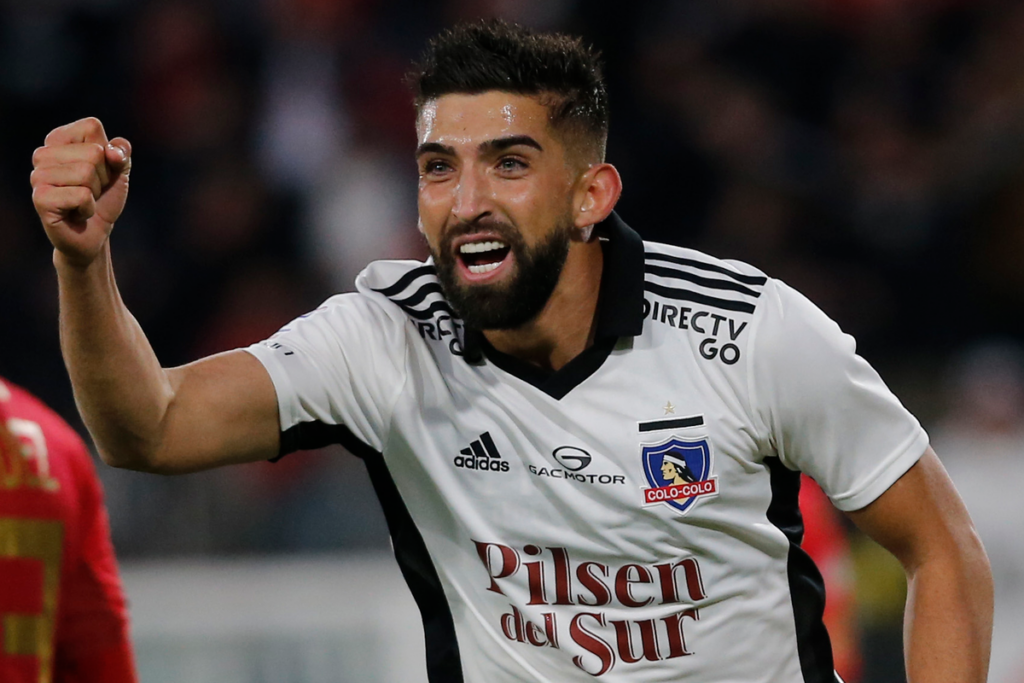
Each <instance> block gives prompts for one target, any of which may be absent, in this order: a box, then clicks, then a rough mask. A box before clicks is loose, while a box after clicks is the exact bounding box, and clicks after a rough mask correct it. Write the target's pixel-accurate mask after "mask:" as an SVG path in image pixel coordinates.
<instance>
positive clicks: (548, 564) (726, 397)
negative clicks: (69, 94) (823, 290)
mask: <svg viewBox="0 0 1024 683" xmlns="http://www.w3.org/2000/svg"><path fill="white" fill-rule="evenodd" d="M415 90H416V106H417V119H416V130H417V135H418V146H417V149H416V151H415V158H416V161H417V164H418V169H419V192H418V200H419V216H420V225H421V229H422V232H423V234H424V236H425V238H426V241H427V243H428V245H429V247H430V250H431V252H432V255H433V256H432V258H431V260H429V261H428V262H426V263H416V262H408V261H405V262H377V263H373V264H371V265H370V266H368V267H367V268H366V270H365V271H364V272H363V273H362V274H361V275H360V276H359V277H358V278H357V280H356V287H357V290H358V291H357V292H356V293H352V294H345V295H340V296H337V297H333V298H331V299H329V300H328V301H327V302H326V303H324V305H323V306H321V307H320V308H319V309H317V310H316V311H314V312H312V313H310V314H308V315H305V316H302V317H300V318H298V319H296V320H295V321H294V322H292V323H291V324H289V325H288V326H286V327H285V328H283V329H282V330H281V331H280V332H278V333H277V334H276V335H274V336H273V337H271V338H270V339H269V340H267V341H266V342H263V343H260V344H256V345H254V346H252V347H250V348H248V349H244V350H236V351H232V352H228V353H223V354H219V355H215V356H212V357H208V358H204V359H201V360H198V361H196V362H194V363H191V364H189V365H186V366H183V367H178V368H171V369H164V368H161V366H160V363H159V362H158V360H157V358H156V357H155V355H154V353H153V351H152V350H151V347H150V346H149V344H148V342H147V340H146V337H145V335H144V334H143V332H142V330H141V329H140V328H139V326H138V324H137V323H136V322H135V320H134V319H133V318H132V316H131V315H130V314H129V312H128V311H127V310H126V308H125V306H124V304H123V303H122V302H121V299H120V297H119V295H118V291H117V287H116V285H115V280H114V275H113V268H112V264H111V259H110V251H109V247H108V244H109V242H108V237H109V235H110V232H111V229H112V228H113V225H114V223H115V221H116V220H117V218H118V216H120V214H121V211H122V209H123V207H124V204H125V200H126V197H127V190H128V175H129V171H130V168H131V146H130V145H129V144H128V142H127V141H126V140H125V139H123V138H114V139H111V140H108V138H107V136H106V133H105V132H104V130H103V127H102V126H101V124H100V122H99V121H97V120H95V119H85V120H81V121H77V122H74V123H72V124H69V125H67V126H64V127H61V128H58V129H56V130H54V131H53V132H52V133H50V135H49V136H48V137H47V139H46V142H45V145H44V146H43V147H41V148H39V149H38V150H36V152H35V155H34V165H35V170H34V171H33V174H32V184H33V187H34V193H33V196H34V201H35V205H36V209H37V211H38V213H39V215H40V217H41V219H42V222H43V225H44V228H45V230H46V232H47V234H48V235H49V237H50V239H51V240H52V241H53V244H54V246H55V247H56V250H55V253H54V263H55V266H56V269H57V273H58V276H59V281H60V300H61V339H62V344H63V352H64V354H65V358H66V361H67V365H68V368H69V371H70V374H71V378H72V382H73V384H74V387H75V392H76V397H77V400H78V403H79V407H80V409H81V411H82V414H83V417H84V418H85V421H86V423H87V425H88V426H89V429H90V430H91V431H92V433H93V435H94V437H95V439H96V441H97V443H98V445H99V447H100V450H101V453H102V455H103V458H104V459H105V460H106V461H107V462H109V463H111V464H113V465H116V466H120V467H128V468H134V469H140V470H149V471H153V472H163V473H172V472H189V471H194V470H200V469H204V468H209V467H215V466H219V465H225V464H228V463H237V462H245V461H251V460H259V459H268V458H275V457H278V456H280V455H282V454H285V453H289V452H291V451H293V450H296V449H299V448H309V447H316V446H321V445H324V444H327V443H332V442H336V443H342V444H344V445H346V446H347V447H348V448H349V449H350V450H351V451H353V452H354V453H356V454H357V455H359V456H361V457H362V458H364V460H365V462H366V465H367V468H368V470H369V472H370V475H371V477H372V479H373V482H374V486H375V488H376V490H377V493H378V496H379V498H380V500H381V502H382V505H383V507H384V510H385V514H386V517H387V520H388V523H389V526H390V530H391V535H392V540H393V543H394V549H395V554H396V557H397V559H398V562H399V565H400V567H401V569H402V571H403V574H404V576H405V578H406V579H407V581H408V584H409V586H410V588H411V589H412V592H413V595H414V596H415V598H416V600H417V603H418V605H419V607H420V610H421V613H422V617H423V623H424V632H425V637H426V642H427V657H428V662H427V669H428V673H429V676H430V680H431V681H433V682H434V683H437V682H441V681H470V682H473V683H485V682H486V683H494V682H498V681H566V680H587V679H588V675H589V676H597V677H604V678H605V680H616V681H701V682H711V681H745V682H755V681H762V682H764V683H768V682H769V681H770V682H773V683H779V682H786V683H796V682H798V681H804V682H811V681H815V682H818V681H833V680H835V677H836V674H835V673H834V672H833V660H832V653H831V649H830V644H829V638H828V634H827V632H826V630H825V628H824V626H823V624H822V609H823V602H824V595H823V588H822V582H821V576H820V574H819V573H818V571H817V570H816V568H815V567H814V564H813V562H811V561H810V560H809V558H808V557H807V555H806V554H805V553H804V552H803V551H802V550H801V548H800V545H799V544H800V540H801V535H802V523H801V518H800V512H799V508H798V506H797V496H798V492H799V481H800V471H804V472H807V473H808V474H809V475H811V476H813V477H814V478H815V479H816V480H817V481H818V482H819V483H820V484H821V486H822V487H823V488H824V490H825V491H826V492H827V493H828V495H829V497H830V498H831V500H832V502H833V503H834V504H835V505H836V506H837V507H839V508H840V509H842V510H844V511H846V512H847V513H848V514H849V515H850V516H851V517H852V519H853V520H854V521H855V522H856V523H857V524H858V525H859V526H860V527H861V528H862V529H864V530H865V531H866V532H867V533H869V534H870V535H871V536H872V537H873V538H875V539H877V540H878V541H879V542H880V543H881V544H882V545H884V546H885V547H887V548H888V549H889V550H891V551H892V552H893V553H894V554H895V555H896V556H897V557H898V558H899V559H900V561H901V562H902V563H903V566H904V567H905V568H906V571H907V576H908V579H909V583H910V598H909V600H908V605H907V616H906V623H907V638H906V650H907V669H908V672H909V676H910V680H911V681H918V682H923V681H927V682H928V683H933V682H936V681H950V682H952V681H958V682H962V683H967V682H972V683H981V682H982V681H984V679H985V670H986V665H987V664H986V662H987V658H988V647H989V645H988V643H989V637H990V630H991V617H992V588H991V577H990V572H989V569H988V563H987V558H986V556H985V553H984V550H983V549H982V547H981V545H980V543H979V541H978V538H977V535H976V534H975V532H974V529H973V527H972V525H971V522H970V519H969V518H968V515H967V512H966V510H965V509H964V506H963V505H962V503H961V501H960V499H959V497H958V496H957V494H956V491H955V490H954V489H953V487H952V485H951V484H950V482H949V479H948V477H947V476H946V474H945V472H944V471H943V469H942V466H941V465H940V463H939V461H938V459H937V458H936V456H935V454H934V453H933V452H932V450H931V449H930V448H929V446H928V439H927V435H926V434H925V433H924V431H923V430H922V429H921V427H920V425H919V424H918V422H917V420H915V419H914V418H913V417H912V416H911V415H910V414H909V413H908V412H907V411H906V410H905V409H904V408H903V406H902V405H901V404H900V403H899V401H898V400H897V399H896V398H895V397H894V396H893V395H892V394H891V393H890V392H889V390H888V389H887V388H886V387H885V385H884V384H883V383H882V381H881V379H880V378H879V377H878V375H877V374H876V373H875V372H874V371H873V370H872V369H871V367H870V366H869V365H868V364H867V363H866V362H865V361H864V360H863V359H861V358H860V357H859V356H857V355H856V354H855V352H854V343H853V340H852V339H851V338H850V337H848V336H846V335H844V334H843V333H842V332H841V331H840V330H839V328H838V327H837V326H836V325H835V323H833V322H832V321H831V320H829V319H828V318H826V317H825V315H824V314H823V313H821V311H819V310H818V309H817V308H816V307H815V306H814V305H813V304H811V303H810V302H809V301H808V300H807V299H805V298H804V297H802V296H801V295H799V294H798V293H796V292H795V291H793V290H792V289H790V288H789V287H787V286H786V285H784V284H783V283H781V282H779V281H777V280H774V279H772V278H770V277H768V276H766V275H765V274H763V273H761V272H760V271H758V270H757V269H756V268H753V267H751V266H748V265H745V264H742V263H738V262H732V261H722V260H718V259H715V258H712V257H710V256H707V255H705V254H701V253H698V252H696V251H693V250H689V249H682V248H675V247H670V246H666V245H662V244H655V243H644V242H643V241H641V239H640V238H639V236H638V235H637V234H636V233H635V232H633V231H632V230H631V229H630V228H629V227H628V226H627V225H626V224H625V223H624V222H623V221H622V219H620V218H619V217H618V216H617V215H616V214H615V213H613V208H614V207H615V204H616V201H617V200H618V198H619V194H620V192H621V188H622V183H621V180H620V177H619V174H618V172H617V171H616V169H615V167H614V166H612V165H610V164H609V163H607V162H606V161H605V160H604V152H605V139H606V136H607V131H608V103H607V96H606V93H605V88H604V84H603V82H602V79H601V76H600V71H599V68H598V65H597V59H596V55H595V54H594V53H593V51H591V50H590V49H589V48H587V47H585V46H584V45H582V44H581V43H580V42H579V41H578V40H576V39H572V38H569V37H565V36H559V35H551V34H535V33H531V32H529V31H527V30H524V29H520V28H518V27H513V26H509V25H506V24H503V23H484V24H472V25H464V26H460V27H457V28H455V29H453V30H451V31H446V32H444V33H443V34H441V35H440V36H438V37H437V38H436V39H434V40H433V41H432V42H431V44H430V45H429V47H428V49H427V51H426V54H425V57H424V59H423V61H422V62H421V63H420V64H419V66H418V74H417V77H416V78H415ZM665 201H669V202H670V201H673V198H672V197H666V198H665ZM666 461H668V462H669V463H675V464H674V465H672V466H670V467H663V466H664V464H665V462H666ZM684 464H685V469H686V470H688V471H689V473H690V475H691V477H690V478H692V479H693V481H692V482H690V481H686V478H685V477H681V476H680V477H678V480H682V483H679V482H678V481H677V476H676V473H678V472H679V471H680V470H682V469H683V466H684ZM670 470H671V472H670ZM668 474H672V478H671V479H668V478H667V476H668Z"/></svg>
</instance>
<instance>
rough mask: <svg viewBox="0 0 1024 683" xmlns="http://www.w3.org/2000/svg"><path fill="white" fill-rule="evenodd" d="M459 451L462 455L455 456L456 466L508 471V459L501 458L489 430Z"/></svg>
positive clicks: (490, 470) (470, 468) (469, 468)
mask: <svg viewBox="0 0 1024 683" xmlns="http://www.w3.org/2000/svg"><path fill="white" fill-rule="evenodd" d="M459 452H460V453H462V455H457V456H455V466H456V467H464V468H466V469H467V470H482V471H485V472H486V471H489V472H508V461H506V460H502V459H501V454H500V453H498V447H497V446H495V445H494V439H492V438H491V433H490V432H484V433H483V434H481V435H480V438H479V439H476V440H474V441H473V443H471V444H469V448H463V449H462V450H461V451H459Z"/></svg>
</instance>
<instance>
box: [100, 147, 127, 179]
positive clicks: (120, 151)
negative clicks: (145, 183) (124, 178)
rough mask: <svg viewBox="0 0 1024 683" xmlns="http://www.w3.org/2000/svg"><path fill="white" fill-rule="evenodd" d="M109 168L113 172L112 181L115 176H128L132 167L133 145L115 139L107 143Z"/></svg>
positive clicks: (106, 150)
mask: <svg viewBox="0 0 1024 683" xmlns="http://www.w3.org/2000/svg"><path fill="white" fill-rule="evenodd" d="M104 151H105V152H106V161H107V166H108V167H109V168H110V171H111V174H110V175H111V180H113V178H114V177H115V176H118V175H121V174H124V175H127V174H128V172H129V171H130V170H131V167H132V145H131V143H130V142H128V141H127V140H125V139H124V138H114V139H113V140H111V141H110V142H108V143H107V146H106V149H105V150H104Z"/></svg>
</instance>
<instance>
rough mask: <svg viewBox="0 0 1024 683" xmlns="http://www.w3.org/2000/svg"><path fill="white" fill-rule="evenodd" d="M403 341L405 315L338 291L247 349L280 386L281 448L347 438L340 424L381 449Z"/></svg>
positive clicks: (398, 381)
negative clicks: (397, 315) (394, 314)
mask: <svg viewBox="0 0 1024 683" xmlns="http://www.w3.org/2000/svg"><path fill="white" fill-rule="evenodd" d="M406 343H407V338H406V330H405V325H404V322H403V321H401V320H398V319H396V318H395V317H392V316H391V315H390V314H389V313H388V312H387V311H385V310H384V309H383V308H381V306H380V305H379V304H377V303H376V302H374V301H371V300H370V299H369V298H368V297H366V296H364V295H362V294H341V295H338V296H335V297H332V298H331V299H328V300H327V302H325V303H324V304H323V305H322V306H321V307H320V308H318V309H317V310H315V311H313V312H312V313H309V314H307V315H304V316H301V317H299V318H297V319H295V320H293V321H292V322H291V323H289V324H288V325H286V326H285V327H283V328H281V330H279V331H278V332H277V333H276V334H274V335H273V336H272V337H270V338H269V339H267V340H266V341H263V342H259V343H257V344H253V345H252V346H250V347H249V348H248V349H246V350H247V351H248V352H249V353H251V354H252V355H254V356H255V357H256V358H257V359H258V360H259V361H260V362H261V363H262V364H263V366H264V367H265V368H266V369H267V372H268V373H269V374H270V378H271V380H272V381H273V383H274V389H275V390H276V391H277V402H278V411H279V415H280V419H281V432H282V454H284V453H287V452H289V451H291V450H297V449H299V448H313V447H316V446H320V445H324V444H325V443H330V442H340V443H346V444H347V443H349V441H348V440H347V439H346V438H338V437H337V432H338V431H339V430H343V431H344V432H345V435H346V437H347V436H348V435H351V436H354V437H355V438H356V439H358V440H359V441H360V442H362V443H363V444H366V445H367V446H369V447H370V448H372V449H373V450H376V451H381V450H383V448H384V443H385V441H386V436H385V435H386V434H387V431H388V428H389V424H390V420H391V410H392V408H393V407H394V403H395V401H396V400H397V397H398V394H399V392H400V391H401V389H402V386H403V384H404V382H405V376H406V372H405V356H406ZM296 435H300V436H299V438H294V437H295V436H296Z"/></svg>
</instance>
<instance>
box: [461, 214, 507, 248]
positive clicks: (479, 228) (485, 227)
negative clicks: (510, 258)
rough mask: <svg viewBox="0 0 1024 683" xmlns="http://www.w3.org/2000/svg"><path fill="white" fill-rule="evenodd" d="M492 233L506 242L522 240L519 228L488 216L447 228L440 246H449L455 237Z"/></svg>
mask: <svg viewBox="0 0 1024 683" xmlns="http://www.w3.org/2000/svg"><path fill="white" fill-rule="evenodd" d="M483 231H486V232H493V233H495V234H497V235H499V236H500V237H502V238H505V241H507V242H514V241H519V240H520V239H521V238H522V233H521V232H520V231H519V228H517V227H515V226H514V225H512V224H510V223H506V222H505V221H502V220H498V219H495V218H492V217H490V216H481V217H480V218H475V219H473V220H471V221H459V222H457V223H454V224H452V225H451V226H449V227H448V228H447V229H446V230H445V232H444V236H443V237H442V238H441V242H442V244H448V245H450V244H451V243H452V241H453V240H454V239H455V238H456V237H462V236H463V235H471V234H473V233H475V232H483Z"/></svg>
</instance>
